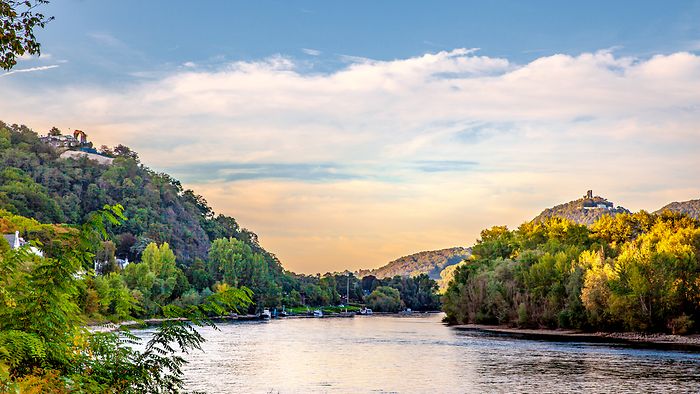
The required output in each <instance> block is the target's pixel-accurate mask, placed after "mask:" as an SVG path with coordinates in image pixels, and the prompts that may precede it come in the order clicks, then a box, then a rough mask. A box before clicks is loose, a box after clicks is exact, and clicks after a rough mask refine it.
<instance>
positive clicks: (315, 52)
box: [301, 48, 321, 56]
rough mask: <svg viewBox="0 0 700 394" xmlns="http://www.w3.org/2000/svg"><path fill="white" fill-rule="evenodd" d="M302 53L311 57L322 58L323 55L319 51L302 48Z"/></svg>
mask: <svg viewBox="0 0 700 394" xmlns="http://www.w3.org/2000/svg"><path fill="white" fill-rule="evenodd" d="M301 51H302V52H304V53H305V54H307V55H309V56H320V55H321V51H319V50H318V49H311V48H301Z"/></svg>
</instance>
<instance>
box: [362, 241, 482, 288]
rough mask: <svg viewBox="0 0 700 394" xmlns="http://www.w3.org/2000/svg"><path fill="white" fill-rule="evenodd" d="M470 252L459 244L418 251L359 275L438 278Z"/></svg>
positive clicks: (363, 271)
mask: <svg viewBox="0 0 700 394" xmlns="http://www.w3.org/2000/svg"><path fill="white" fill-rule="evenodd" d="M470 254H471V249H470V248H463V247H461V246H458V247H454V248H447V249H440V250H431V251H425V252H419V253H415V254H412V255H408V256H403V257H400V258H398V259H396V260H394V261H392V262H390V263H388V264H387V265H385V266H382V267H380V268H377V269H373V270H361V271H360V272H359V276H365V275H373V276H376V277H377V278H392V277H394V276H417V275H420V274H426V275H428V276H429V277H430V278H431V279H435V280H437V279H440V272H442V270H444V269H445V268H446V267H449V266H451V265H454V264H457V263H459V262H460V261H462V260H464V259H466V258H468V257H469V255H470Z"/></svg>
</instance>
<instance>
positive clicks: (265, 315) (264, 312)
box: [260, 309, 272, 319]
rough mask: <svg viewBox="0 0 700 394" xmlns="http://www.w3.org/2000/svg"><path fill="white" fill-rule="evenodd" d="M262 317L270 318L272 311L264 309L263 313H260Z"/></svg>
mask: <svg viewBox="0 0 700 394" xmlns="http://www.w3.org/2000/svg"><path fill="white" fill-rule="evenodd" d="M260 318H261V319H270V318H272V314H271V313H270V310H269V309H263V311H262V313H261V314H260Z"/></svg>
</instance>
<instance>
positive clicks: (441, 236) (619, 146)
mask: <svg viewBox="0 0 700 394" xmlns="http://www.w3.org/2000/svg"><path fill="white" fill-rule="evenodd" d="M43 11H44V12H45V13H46V14H49V15H53V16H55V18H56V19H55V20H54V21H52V22H51V23H49V24H48V25H47V26H46V28H45V29H44V30H43V31H40V32H39V33H38V38H39V40H40V41H41V42H42V53H43V54H42V56H41V57H39V58H30V57H26V58H23V59H21V61H20V62H19V64H18V65H17V66H16V67H15V68H14V69H13V70H12V71H10V72H6V73H0V120H3V121H5V122H8V123H19V124H26V125H27V126H29V127H31V128H33V129H34V130H35V131H37V132H38V133H40V134H44V133H46V131H48V129H50V128H51V127H52V126H56V127H58V128H60V129H62V130H64V131H69V130H72V129H76V128H77V129H81V130H84V131H86V132H87V133H88V135H89V138H90V139H91V140H92V141H93V142H94V143H95V144H96V145H98V146H99V145H102V144H106V145H110V146H113V145H116V144H119V143H122V144H125V145H128V146H130V147H131V148H132V149H134V150H136V151H137V152H139V155H140V157H141V160H142V162H144V163H145V164H146V165H148V166H149V167H151V168H153V169H155V170H157V171H165V172H167V173H169V174H171V175H173V176H174V177H175V178H178V179H180V180H181V181H182V182H183V185H184V186H185V187H186V188H192V189H193V190H195V191H196V192H197V193H199V194H201V195H203V196H204V197H205V198H206V200H207V201H209V203H210V204H211V205H212V206H213V208H214V209H215V210H216V211H217V212H220V213H224V214H228V215H232V216H234V217H235V218H236V219H237V220H238V222H239V223H240V224H241V225H242V226H244V227H246V228H249V229H251V230H252V231H254V232H256V233H257V234H258V235H259V238H260V241H261V243H262V244H263V246H264V247H265V248H266V249H268V250H270V251H272V252H273V253H275V254H276V255H277V256H278V257H280V259H281V260H282V263H283V265H284V267H285V268H287V269H290V270H293V271H296V272H305V273H316V272H320V273H324V272H329V271H340V270H343V269H359V268H374V267H378V266H381V265H383V264H385V263H386V262H388V261H390V260H393V259H395V258H398V257H400V256H403V255H407V254H411V253H415V252H419V251H422V250H434V249H441V248H447V247H452V246H470V245H472V244H473V243H474V242H475V241H476V240H477V239H478V237H479V232H480V230H481V229H484V228H487V227H490V226H493V225H504V224H505V225H508V226H509V227H511V228H514V227H517V226H518V225H519V224H520V223H522V222H525V221H527V220H530V219H531V218H533V217H534V216H536V215H537V214H538V213H539V212H540V211H542V210H543V209H545V208H548V207H551V206H553V205H556V204H560V203H563V202H567V201H570V200H574V199H576V198H579V197H580V196H582V195H583V194H585V192H586V190H588V189H593V191H594V194H596V195H601V196H604V197H606V198H608V199H610V200H611V201H613V202H614V203H615V204H616V205H622V206H624V207H626V208H628V209H631V210H633V211H637V210H640V209H645V210H648V211H653V210H656V209H658V208H660V207H662V206H663V205H665V204H666V203H668V202H671V201H685V200H689V199H696V198H700V171H699V170H698V168H700V154H699V153H700V24H698V23H697V21H698V20H700V1H673V2H657V1H619V2H608V1H587V2H576V4H574V2H555V1H531V2H521V1H488V2H483V1H479V2H477V1H474V2H471V1H454V2H451V1H441V2H424V1H420V2H419V1H382V2H377V1H354V2H326V1H296V2H295V1H257V2H242V1H241V2H238V1H220V2H214V1H201V2H191V1H187V2H186V1H155V0H154V1H148V2H141V1H132V0H126V1H120V2H114V1H103V0H90V1H78V0H60V1H59V0H54V1H52V2H51V3H50V4H49V5H48V6H46V7H44V8H43Z"/></svg>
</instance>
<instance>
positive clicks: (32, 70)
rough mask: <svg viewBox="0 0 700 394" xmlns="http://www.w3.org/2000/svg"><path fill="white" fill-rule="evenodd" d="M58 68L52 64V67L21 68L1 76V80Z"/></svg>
mask: <svg viewBox="0 0 700 394" xmlns="http://www.w3.org/2000/svg"><path fill="white" fill-rule="evenodd" d="M57 67H58V64H52V65H50V66H40V67H30V68H19V69H15V70H11V71H8V72H6V73H3V74H0V78H2V77H7V76H10V75H12V74H21V73H31V72H36V71H46V70H50V69H52V68H57Z"/></svg>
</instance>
